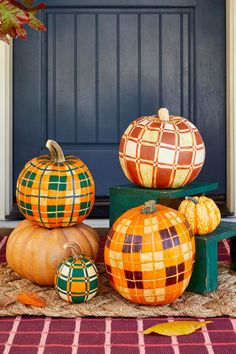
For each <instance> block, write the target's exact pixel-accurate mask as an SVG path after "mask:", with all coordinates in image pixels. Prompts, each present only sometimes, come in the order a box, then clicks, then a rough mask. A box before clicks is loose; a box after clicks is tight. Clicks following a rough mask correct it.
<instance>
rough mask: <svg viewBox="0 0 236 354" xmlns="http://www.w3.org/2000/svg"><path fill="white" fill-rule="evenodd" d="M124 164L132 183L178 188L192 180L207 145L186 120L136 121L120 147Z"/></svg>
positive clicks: (163, 114)
mask: <svg viewBox="0 0 236 354" xmlns="http://www.w3.org/2000/svg"><path fill="white" fill-rule="evenodd" d="M119 158H120V164H121V167H122V169H123V171H124V173H125V175H126V177H127V178H128V179H129V180H130V181H132V182H133V183H135V184H137V185H140V186H142V187H147V188H178V187H182V186H184V185H186V184H188V183H190V182H192V181H193V180H194V179H195V178H196V177H197V176H198V174H199V172H200V171H201V168H202V166H203V164H204V160H205V146H204V143H203V140H202V137H201V135H200V133H199V131H198V129H197V128H196V127H195V126H194V125H193V124H192V123H191V122H190V121H188V120H187V119H185V118H182V117H175V116H169V113H168V110H166V109H165V108H161V109H160V110H159V111H158V115H157V116H145V117H141V118H139V119H137V120H135V121H133V122H132V123H131V124H130V125H129V127H128V128H127V129H126V131H125V132H124V134H123V136H122V138H121V141H120V148H119Z"/></svg>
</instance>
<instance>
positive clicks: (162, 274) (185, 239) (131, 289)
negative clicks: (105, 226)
mask: <svg viewBox="0 0 236 354" xmlns="http://www.w3.org/2000/svg"><path fill="white" fill-rule="evenodd" d="M145 204H146V206H145V207H143V205H141V206H138V207H136V208H132V209H130V210H128V211H126V212H125V213H124V214H123V215H121V216H120V217H119V218H118V219H117V220H116V222H115V223H114V224H113V226H112V228H111V229H110V232H109V234H108V236H107V240H106V245H105V251H104V256H105V264H106V271H107V273H108V277H109V280H110V283H111V285H112V286H113V287H114V288H115V290H117V291H118V292H119V293H120V295H122V296H123V297H124V298H126V299H127V300H129V301H131V302H135V303H139V304H147V305H164V304H169V303H171V302H173V301H174V300H175V299H177V298H178V297H179V296H181V295H182V293H183V292H184V290H185V289H186V287H187V285H188V283H189V280H190V277H191V274H192V269H193V264H194V260H195V239H194V235H193V233H192V230H191V227H190V225H189V224H188V222H187V221H186V220H185V219H184V217H183V216H181V214H179V213H178V212H177V211H176V210H174V209H171V208H167V207H166V206H163V205H159V204H158V205H156V203H155V201H149V202H147V203H145Z"/></svg>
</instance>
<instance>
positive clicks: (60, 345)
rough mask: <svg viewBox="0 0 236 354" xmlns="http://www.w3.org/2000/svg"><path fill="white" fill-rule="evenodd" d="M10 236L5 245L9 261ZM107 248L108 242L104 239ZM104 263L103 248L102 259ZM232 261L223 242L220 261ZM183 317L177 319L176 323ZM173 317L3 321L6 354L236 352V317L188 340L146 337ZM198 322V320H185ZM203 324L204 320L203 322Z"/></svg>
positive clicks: (1, 347)
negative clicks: (144, 333) (148, 331)
mask: <svg viewBox="0 0 236 354" xmlns="http://www.w3.org/2000/svg"><path fill="white" fill-rule="evenodd" d="M6 240H7V237H4V238H3V239H1V241H0V248H1V250H0V262H5V245H6ZM102 244H103V246H104V240H103V241H102ZM102 259H103V247H101V252H100V255H99V261H101V260H102ZM228 259H229V245H228V243H227V241H224V242H221V243H220V244H219V260H221V261H227V260H228ZM178 319H179V320H183V319H184V318H183V317H181V318H175V320H178ZM166 320H169V321H171V320H173V318H163V317H162V318H146V319H131V318H125V319H124V318H122V319H121V318H76V319H73V318H72V319H64V318H60V319H58V318H50V317H30V316H17V317H2V318H0V353H3V354H15V353H16V354H35V353H37V354H54V353H55V354H76V353H79V354H80V353H81V354H94V353H95V354H103V353H104V354H123V353H125V354H149V353H150V354H152V353H157V354H190V353H191V354H205V353H206V354H207V353H208V354H214V353H215V354H236V319H235V318H225V317H218V318H212V319H210V318H209V320H212V321H213V323H210V324H208V325H207V328H206V326H204V327H202V329H200V330H198V331H197V332H195V333H193V334H190V335H188V336H178V337H164V336H159V335H155V334H153V335H146V336H144V335H143V329H145V328H147V327H150V326H153V325H154V324H156V323H158V322H164V321H166ZM186 320H196V318H193V319H191V318H186ZM198 320H199V321H201V320H203V319H200V318H199V319H198Z"/></svg>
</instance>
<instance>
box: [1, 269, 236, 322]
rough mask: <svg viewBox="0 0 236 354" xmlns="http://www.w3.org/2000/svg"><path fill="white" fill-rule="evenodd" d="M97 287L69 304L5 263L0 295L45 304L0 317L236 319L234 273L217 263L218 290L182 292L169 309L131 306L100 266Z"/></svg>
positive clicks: (22, 307) (4, 312)
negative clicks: (24, 294)
mask: <svg viewBox="0 0 236 354" xmlns="http://www.w3.org/2000/svg"><path fill="white" fill-rule="evenodd" d="M98 270H99V273H100V286H99V291H98V294H97V295H96V296H95V297H94V298H93V299H92V300H90V301H88V302H86V303H83V304H69V303H67V302H65V301H63V300H62V299H60V297H59V296H58V295H57V293H56V291H55V290H54V289H53V288H47V287H39V286H37V285H35V284H32V283H31V282H29V281H28V280H25V279H22V278H20V277H19V276H18V275H17V274H16V273H14V272H13V271H12V270H11V269H10V268H9V267H8V266H7V264H6V263H3V264H1V265H0V295H11V296H12V295H16V294H18V293H20V292H21V291H34V292H36V293H38V294H39V295H40V296H42V297H43V298H44V299H45V300H46V302H47V307H45V308H33V307H30V306H25V305H22V304H20V303H18V302H15V303H14V304H12V305H10V306H8V307H7V308H5V309H3V310H0V316H15V315H34V316H35V315H36V316H39V315H45V316H52V317H81V316H96V317H98V316H109V317H154V316H190V317H216V316H232V317H236V273H235V272H233V271H231V270H230V268H229V265H228V264H225V263H219V277H218V282H219V287H218V289H217V290H216V291H214V292H212V293H209V294H207V295H200V294H195V293H191V292H187V291H185V292H184V294H183V295H182V297H181V298H179V299H177V300H176V301H175V302H174V303H172V304H171V305H165V306H142V305H136V304H131V303H129V302H128V301H126V300H125V299H123V298H122V297H121V296H120V295H119V294H117V293H116V292H115V291H114V290H113V289H112V288H111V287H110V285H109V282H108V279H107V276H106V272H105V268H104V264H101V263H100V264H98Z"/></svg>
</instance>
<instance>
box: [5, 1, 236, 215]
mask: <svg viewBox="0 0 236 354" xmlns="http://www.w3.org/2000/svg"><path fill="white" fill-rule="evenodd" d="M235 31H236V2H235V0H226V73H227V74H226V134H227V139H226V159H227V168H226V174H227V176H226V178H227V192H226V203H227V207H228V209H229V211H230V212H231V213H233V214H234V215H236V171H235V170H236V104H235V102H236V33H235ZM12 106H13V45H12V42H11V44H10V45H7V44H6V43H3V42H0V166H1V170H0V171H1V178H0V196H1V197H0V220H5V217H6V215H9V213H10V212H11V210H12V206H13V167H12V166H13V154H12V150H13V133H12V132H13V117H12V111H13V109H12Z"/></svg>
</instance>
